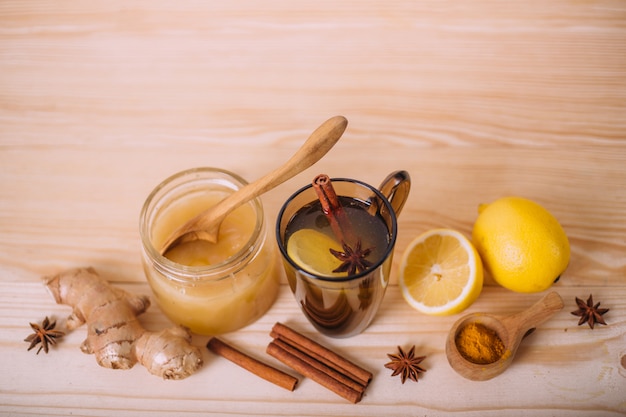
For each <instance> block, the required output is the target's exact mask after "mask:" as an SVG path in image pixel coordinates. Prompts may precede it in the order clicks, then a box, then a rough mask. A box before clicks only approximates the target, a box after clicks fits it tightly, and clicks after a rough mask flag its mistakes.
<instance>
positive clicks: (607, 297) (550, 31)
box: [0, 0, 626, 417]
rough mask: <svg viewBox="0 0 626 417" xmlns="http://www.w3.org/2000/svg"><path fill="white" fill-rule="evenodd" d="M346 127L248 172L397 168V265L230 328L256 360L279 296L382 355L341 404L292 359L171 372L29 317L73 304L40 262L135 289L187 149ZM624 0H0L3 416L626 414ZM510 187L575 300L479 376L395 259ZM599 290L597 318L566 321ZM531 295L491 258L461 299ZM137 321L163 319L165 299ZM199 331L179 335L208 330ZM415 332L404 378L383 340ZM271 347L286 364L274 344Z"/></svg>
mask: <svg viewBox="0 0 626 417" xmlns="http://www.w3.org/2000/svg"><path fill="white" fill-rule="evenodd" d="M337 114H341V115H344V116H345V117H346V118H347V119H348V120H349V126H348V129H347V131H346V133H345V135H344V136H343V138H342V139H341V140H340V142H339V143H338V144H337V146H336V147H335V148H333V150H332V151H331V152H330V153H329V154H328V155H327V156H326V157H325V158H324V159H323V160H322V161H320V162H319V163H318V164H317V165H316V166H314V167H313V168H310V169H308V170H307V171H305V172H304V173H302V174H300V175H298V176H296V177H295V178H294V179H292V180H290V181H288V182H287V183H285V184H283V185H281V186H280V187H278V188H276V189H274V190H273V191H271V192H269V193H267V194H266V195H265V196H264V197H263V201H264V204H265V208H266V214H267V217H268V222H269V223H270V224H273V222H274V220H275V218H276V215H277V212H278V210H279V208H280V206H281V204H282V202H283V201H284V200H285V199H286V198H287V196H288V195H290V194H291V193H292V192H293V191H294V190H295V189H297V188H299V187H300V186H302V185H304V184H306V183H308V182H309V181H310V180H311V179H312V178H313V177H314V176H315V175H316V174H318V173H322V172H323V173H327V174H329V175H331V176H347V177H354V178H359V179H361V180H364V181H366V182H370V183H372V184H378V183H379V182H380V181H381V180H382V179H383V178H384V177H385V176H386V174H388V173H389V172H391V171H393V170H396V169H405V170H407V171H409V173H410V174H411V177H412V180H413V188H412V192H411V195H410V199H409V201H408V203H407V205H406V206H405V209H404V211H403V213H402V216H401V218H400V220H399V228H400V229H399V238H398V242H397V250H396V256H395V258H394V272H393V276H392V281H391V285H390V286H389V288H388V291H387V294H386V297H385V300H384V302H383V305H382V308H381V310H380V311H379V314H378V316H377V318H376V320H375V321H374V323H373V324H372V325H371V327H369V328H368V329H367V330H366V331H365V332H364V333H363V334H361V335H359V336H356V337H353V338H349V339H339V340H335V339H328V338H326V337H323V336H321V335H320V334H318V333H316V332H315V331H314V330H313V328H312V327H311V326H310V325H309V324H308V322H307V321H306V320H305V318H304V317H303V315H302V314H301V313H300V311H299V310H298V307H297V305H296V303H295V301H294V300H293V297H292V295H291V294H290V292H289V289H288V287H287V285H286V284H285V283H283V285H282V286H281V291H280V295H279V298H278V300H277V301H276V303H275V304H274V306H273V307H272V308H271V310H270V311H269V312H268V313H267V314H266V315H265V316H263V317H262V318H261V319H259V320H258V321H257V322H255V323H254V324H252V325H250V326H249V327H247V328H245V329H243V330H241V331H237V332H234V333H231V334H227V335H224V336H223V339H224V340H226V341H228V342H230V343H232V344H234V345H236V346H237V347H239V348H241V349H242V350H245V351H246V352H248V353H250V354H252V355H253V356H256V357H258V358H260V359H263V360H266V361H268V362H269V363H271V364H274V365H276V366H278V367H282V365H281V364H280V363H278V362H277V361H275V360H274V359H273V358H271V357H268V356H267V355H266V354H265V347H266V346H267V344H268V343H269V341H270V336H269V330H270V328H271V326H272V325H273V324H274V323H275V322H276V321H281V322H284V323H287V324H290V325H291V326H292V327H294V328H296V329H297V330H300V331H302V332H303V333H305V334H306V335H308V336H310V337H312V338H314V339H316V340H318V341H320V342H322V343H324V344H326V345H328V346H330V347H332V348H333V349H335V350H337V351H338V352H340V353H342V354H344V355H345V356H347V357H349V358H351V359H353V360H354V361H356V362H357V363H359V364H360V365H362V366H364V367H366V368H368V369H370V370H371V371H372V372H373V373H374V380H373V382H372V384H371V385H370V387H369V388H368V390H367V391H366V395H365V396H364V398H363V400H362V401H361V402H360V403H358V404H356V405H353V404H350V403H348V402H347V401H345V400H343V399H342V398H340V397H338V396H336V395H335V394H333V393H331V392H330V391H327V390H326V389H325V388H323V387H321V386H320V385H318V384H317V383H315V382H313V381H311V380H309V379H306V378H305V379H302V380H301V382H300V384H299V385H298V387H297V389H296V390H295V391H294V392H289V391H286V390H283V389H281V388H278V387H275V386H273V385H271V384H269V383H267V382H265V381H263V380H260V379H259V378H257V377H255V376H253V375H251V374H249V373H247V372H246V371H243V370H241V369H239V368H237V367H236V366H234V365H232V364H231V363H230V362H227V361H226V360H223V359H222V358H219V357H216V356H213V355H212V354H211V353H210V352H208V351H207V350H205V349H203V350H204V359H205V365H204V367H203V368H202V369H201V370H200V371H199V372H198V373H196V374H195V375H193V376H191V377H189V378H187V379H185V380H182V381H163V380H161V379H159V378H157V377H155V376H152V375H150V374H149V373H148V372H147V371H146V370H145V369H144V368H142V367H140V366H136V367H135V368H133V369H132V370H128V371H113V370H109V369H104V368H101V367H99V366H98V365H97V364H96V362H95V360H94V358H93V356H90V355H85V354H83V353H81V351H80V350H79V345H80V343H81V342H82V340H83V339H84V338H85V335H86V330H85V328H84V327H82V328H79V329H77V330H75V331H74V332H72V333H70V334H69V335H67V336H66V337H65V338H64V339H62V341H61V342H60V344H59V345H57V346H56V347H55V348H54V349H52V351H51V352H50V353H49V354H48V355H46V354H44V353H41V354H39V355H36V354H35V352H34V351H30V352H27V350H26V348H27V347H28V345H27V343H25V342H23V339H24V338H25V337H26V336H27V335H28V334H29V333H30V328H29V326H28V323H29V322H36V321H41V320H42V319H43V318H44V317H45V316H46V315H50V316H52V317H54V318H57V319H58V320H59V321H61V322H62V321H64V319H65V317H66V316H67V315H68V314H69V312H70V309H69V308H68V307H66V306H60V305H56V304H55V303H54V301H53V299H52V298H51V296H50V295H49V294H48V293H47V292H46V290H45V289H44V287H43V285H42V284H41V282H40V277H42V276H44V275H50V274H54V273H56V272H59V271H62V270H64V269H68V268H74V267H78V266H93V267H95V268H96V269H97V270H98V271H99V272H100V274H101V275H102V276H104V277H105V278H107V279H108V280H110V281H112V282H114V283H115V284H116V285H118V286H120V287H122V288H125V289H127V290H129V291H131V292H133V293H137V294H148V295H150V289H149V288H148V286H147V284H146V281H145V278H144V276H143V272H142V269H141V264H140V241H139V233H138V217H139V211H140V208H141V206H142V204H143V202H144V200H145V198H146V197H147V195H148V193H149V192H150V191H151V190H152V188H153V187H154V186H155V185H156V184H157V183H159V182H160V181H161V180H163V179H164V178H165V177H167V176H169V175H170V174H173V173H175V172H177V171H180V170H183V169H186V168H191V167H196V166H214V167H221V168H225V169H229V170H232V171H235V172H237V173H239V174H240V175H242V176H243V177H245V178H246V179H248V180H253V179H256V178H258V177H260V176H261V175H263V174H264V173H266V172H268V171H269V170H271V169H273V168H274V167H276V166H277V165H278V164H280V163H281V162H282V161H284V160H286V159H287V158H288V157H289V156H290V155H291V154H292V153H293V152H294V151H295V150H296V149H297V148H298V147H299V146H300V145H301V143H302V142H303V141H304V140H305V138H306V137H307V136H308V134H309V133H310V132H311V131H312V130H313V129H314V128H315V127H317V126H318V125H319V124H320V123H321V122H322V121H324V120H326V119H327V118H329V117H331V116H333V115H337ZM625 185H626V3H625V2H623V1H620V0H598V1H588V2H581V1H562V0H555V1H535V0H530V1H524V2H515V1H501V2H491V1H482V0H479V1H474V2H462V1H456V2H455V1H393V2H389V1H358V2H357V1H344V2H330V1H316V2H313V1H301V2H288V1H265V2H257V1H235V2H226V1H185V0H182V1H181V0H179V1H161V0H138V1H127V2H120V1H111V0H106V1H105V0H89V1H66V0H55V1H43V0H32V1H25V0H5V1H2V2H0V370H1V372H2V376H1V377H0V415H10V416H18V415H31V416H34V415H46V416H51V415H69V414H71V415H74V416H77V415H84V416H110V415H114V414H116V415H123V416H171V415H176V416H195V415H198V416H199V415H211V414H213V415H229V416H241V415H249V414H252V415H267V416H294V415H308V416H338V415H359V416H382V415H384V416H402V415H407V416H426V415H427V416H437V415H447V414H452V413H457V414H459V415H468V416H515V415H529V416H562V415H563V416H564V415H567V416H585V417H586V416H605V415H606V416H611V415H623V414H625V413H626V335H625V334H626V280H625V278H626V237H625V236H626V187H625ZM505 195H520V196H524V197H527V198H531V199H534V200H536V201H538V202H540V203H541V204H543V205H544V206H546V207H547V208H548V209H549V210H550V211H551V212H552V213H553V214H554V215H555V216H556V217H557V218H558V219H559V221H560V222H561V223H562V225H563V227H564V229H565V231H566V233H567V234H568V236H569V239H570V242H571V246H572V258H571V263H570V265H569V267H568V269H567V271H566V272H565V274H563V277H562V279H561V280H560V282H558V284H556V285H554V286H553V289H554V290H556V291H557V292H558V293H559V294H560V295H561V296H562V297H563V299H564V301H565V308H564V309H563V310H562V311H561V312H559V313H557V314H556V315H555V316H554V317H553V318H552V319H551V320H550V321H548V322H547V323H545V324H544V325H542V326H540V328H539V329H538V330H537V331H536V332H535V333H534V334H533V335H532V336H530V337H528V338H527V339H526V340H525V342H524V344H523V345H522V348H521V349H520V351H519V352H518V356H517V357H516V359H515V361H514V363H513V365H512V367H511V368H509V369H508V370H507V371H506V372H505V373H504V374H502V375H500V376H498V377H496V378H495V379H492V380H490V381H485V382H472V381H469V380H466V379H464V378H462V377H461V376H459V375H458V374H456V373H455V372H454V371H453V370H452V369H451V368H450V366H449V364H448V362H447V360H446V357H445V353H444V345H445V338H446V334H447V332H448V330H449V329H450V327H451V326H452V324H453V323H454V321H456V320H457V319H458V318H459V316H458V315H457V316H450V317H430V316H425V315H423V314H420V313H418V312H417V311H415V310H413V309H411V308H410V307H409V306H408V305H407V304H406V303H405V302H404V300H403V299H402V296H401V294H400V291H399V289H398V285H397V273H398V271H397V270H398V263H399V259H400V257H401V255H402V253H403V251H404V249H405V248H406V247H407V245H408V244H409V242H410V241H411V240H412V239H413V238H414V237H416V236H417V235H418V234H420V233H421V232H423V231H426V230H428V229H431V228H436V227H447V228H454V229H457V230H459V231H461V232H463V233H464V234H466V235H468V236H469V235H470V233H471V228H472V224H473V222H474V220H475V219H476V215H477V212H476V208H477V206H478V204H479V203H482V202H489V201H492V200H495V199H496V198H498V197H502V196H505ZM589 294H593V296H594V300H596V301H601V302H602V307H607V308H610V312H609V313H607V314H606V315H605V318H606V321H607V323H608V325H607V326H597V327H596V328H595V329H594V330H591V329H590V328H588V327H587V326H580V327H579V326H577V317H574V316H572V315H571V314H570V311H573V310H575V308H576V307H575V302H574V298H575V297H580V298H584V299H586V298H587V297H588V296H589ZM542 295H543V294H518V293H513V292H511V291H508V290H505V289H504V288H502V287H499V286H497V285H496V284H495V283H494V282H493V281H488V282H487V283H486V285H485V288H484V290H483V293H482V294H481V296H480V297H479V299H478V301H477V302H476V303H475V304H474V305H473V306H471V307H470V308H469V309H468V310H466V312H468V313H469V312H475V311H482V312H491V313H496V314H508V313H514V312H517V311H519V310H522V309H524V308H526V307H527V306H529V305H530V304H532V303H533V302H534V301H535V300H537V299H538V298H539V297H540V296H542ZM141 321H142V323H143V324H144V325H145V326H146V327H148V328H153V329H157V328H163V327H166V326H168V325H169V322H168V321H167V319H166V318H165V317H164V316H163V314H162V313H161V312H160V311H159V309H158V308H157V307H156V306H153V307H151V308H150V310H149V311H148V312H147V313H146V314H144V315H143V316H142V317H141ZM206 341H207V338H206V337H199V336H194V344H197V345H198V346H204V344H205V343H206ZM398 345H400V346H403V347H410V346H411V345H415V346H416V349H417V351H418V352H419V353H420V354H423V355H427V359H426V360H425V361H424V362H423V365H424V366H425V367H426V368H427V372H426V373H425V374H424V375H423V378H421V379H420V381H419V382H418V383H414V382H412V381H408V382H407V383H405V384H404V385H403V384H401V383H400V380H399V378H397V377H396V378H391V377H390V372H389V370H387V369H385V368H384V367H383V365H384V364H385V363H386V362H387V356H386V354H387V353H392V352H393V351H395V349H396V346H398ZM282 368H283V369H285V368H284V367H282Z"/></svg>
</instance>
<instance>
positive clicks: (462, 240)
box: [399, 229, 483, 316]
mask: <svg viewBox="0 0 626 417" xmlns="http://www.w3.org/2000/svg"><path fill="white" fill-rule="evenodd" d="M399 285H400V289H401V290H402V295H403V296H404V299H405V300H406V301H407V302H408V303H409V304H410V305H411V306H412V307H413V308H415V309H416V310H418V311H420V312H422V313H426V314H430V315H437V316H446V315H450V314H456V313H459V312H461V311H463V310H465V309H466V308H467V307H469V306H470V305H471V304H472V303H473V302H474V301H476V299H477V298H478V296H479V295H480V292H481V291H482V288H483V265H482V262H481V260H480V257H479V255H478V252H477V251H476V249H475V248H474V246H473V245H472V243H471V242H470V241H469V240H468V239H467V238H466V237H465V236H463V234H461V233H460V232H458V231H456V230H451V229H434V230H430V231H428V232H426V233H423V234H422V235H420V236H418V237H417V238H415V239H414V240H413V241H412V242H411V243H410V244H409V246H408V247H407V249H406V250H405V252H404V254H403V255H402V260H401V262H400V274H399Z"/></svg>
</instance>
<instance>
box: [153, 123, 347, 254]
mask: <svg viewBox="0 0 626 417" xmlns="http://www.w3.org/2000/svg"><path fill="white" fill-rule="evenodd" d="M347 126H348V120H346V118H345V117H343V116H335V117H332V118H330V119H328V120H327V121H325V122H324V123H322V124H321V125H320V126H319V127H318V128H317V129H315V131H314V132H313V133H312V134H311V136H309V138H308V139H307V141H306V142H305V143H304V144H303V145H302V147H300V149H298V151H297V152H296V153H295V154H294V155H293V156H292V157H291V158H290V159H289V160H288V161H287V162H286V163H285V164H284V165H282V166H281V167H279V168H277V169H275V170H274V171H272V172H270V173H268V174H266V175H265V176H264V177H262V178H260V179H258V180H256V181H254V182H251V183H249V184H247V185H246V186H244V187H242V188H240V189H239V190H237V191H235V192H234V193H232V194H231V195H229V196H228V197H226V198H225V199H224V200H222V201H220V202H219V203H218V204H216V205H215V206H213V207H211V208H209V209H207V210H205V211H203V212H202V213H200V214H198V215H197V216H196V217H194V218H193V219H191V220H189V221H188V222H187V223H185V224H183V225H182V226H180V227H179V228H178V229H176V230H175V231H174V233H172V235H171V236H170V237H169V238H168V239H167V240H166V241H165V244H164V245H163V247H162V248H161V251H160V253H161V255H163V254H165V253H166V252H167V251H168V250H170V249H171V248H172V247H174V246H176V245H179V244H181V243H183V242H190V241H194V240H199V239H202V240H207V241H209V242H212V243H215V242H217V239H218V238H217V236H218V233H219V229H220V225H221V224H222V221H223V220H224V219H225V218H226V216H228V214H230V212H231V211H233V210H234V209H236V208H237V207H239V206H241V205H242V204H244V203H246V202H248V201H250V200H252V199H253V198H256V197H258V196H259V195H261V194H263V193H265V192H267V191H269V190H271V189H272V188H274V187H276V186H278V185H280V184H282V183H283V182H285V181H287V180H288V179H290V178H292V177H294V176H295V175H297V174H299V173H300V172H302V171H304V170H305V169H307V168H309V167H310V166H311V165H313V164H314V163H315V162H317V161H318V160H320V159H321V158H322V157H323V156H324V155H325V154H326V153H327V152H328V151H329V150H330V149H331V148H332V147H333V146H334V145H335V143H337V141H338V140H339V138H341V135H343V132H344V131H345V130H346V127H347Z"/></svg>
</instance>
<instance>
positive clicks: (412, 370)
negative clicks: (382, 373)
mask: <svg viewBox="0 0 626 417" xmlns="http://www.w3.org/2000/svg"><path fill="white" fill-rule="evenodd" d="M398 352H399V353H398V354H395V355H394V354H391V353H388V354H387V356H389V359H391V362H389V363H386V364H385V368H388V369H391V370H393V373H392V374H391V376H396V375H400V378H402V383H403V384H404V382H405V381H406V380H407V378H408V379H410V380H413V381H415V382H417V379H418V377H419V374H420V372H426V369H423V368H422V367H420V366H419V364H420V362H422V361H423V360H424V359H426V356H418V357H415V346H413V347H411V350H409V352H408V353H404V351H403V350H402V348H401V347H400V346H398Z"/></svg>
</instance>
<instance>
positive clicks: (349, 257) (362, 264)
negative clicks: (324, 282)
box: [330, 239, 374, 275]
mask: <svg viewBox="0 0 626 417" xmlns="http://www.w3.org/2000/svg"><path fill="white" fill-rule="evenodd" d="M342 247H343V252H340V251H338V250H335V249H330V253H332V254H333V256H334V257H335V258H337V259H339V260H340V261H341V262H342V263H341V265H339V266H338V267H337V268H335V269H334V270H333V272H347V273H348V275H352V274H355V273H359V272H363V271H365V270H366V269H367V268H369V267H370V266H372V263H371V262H370V261H368V260H367V259H365V258H367V257H368V256H369V254H370V253H371V252H372V249H374V248H367V249H362V248H361V239H359V240H358V241H357V243H356V246H355V247H354V249H352V248H351V247H350V246H348V244H346V243H345V242H342Z"/></svg>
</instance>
